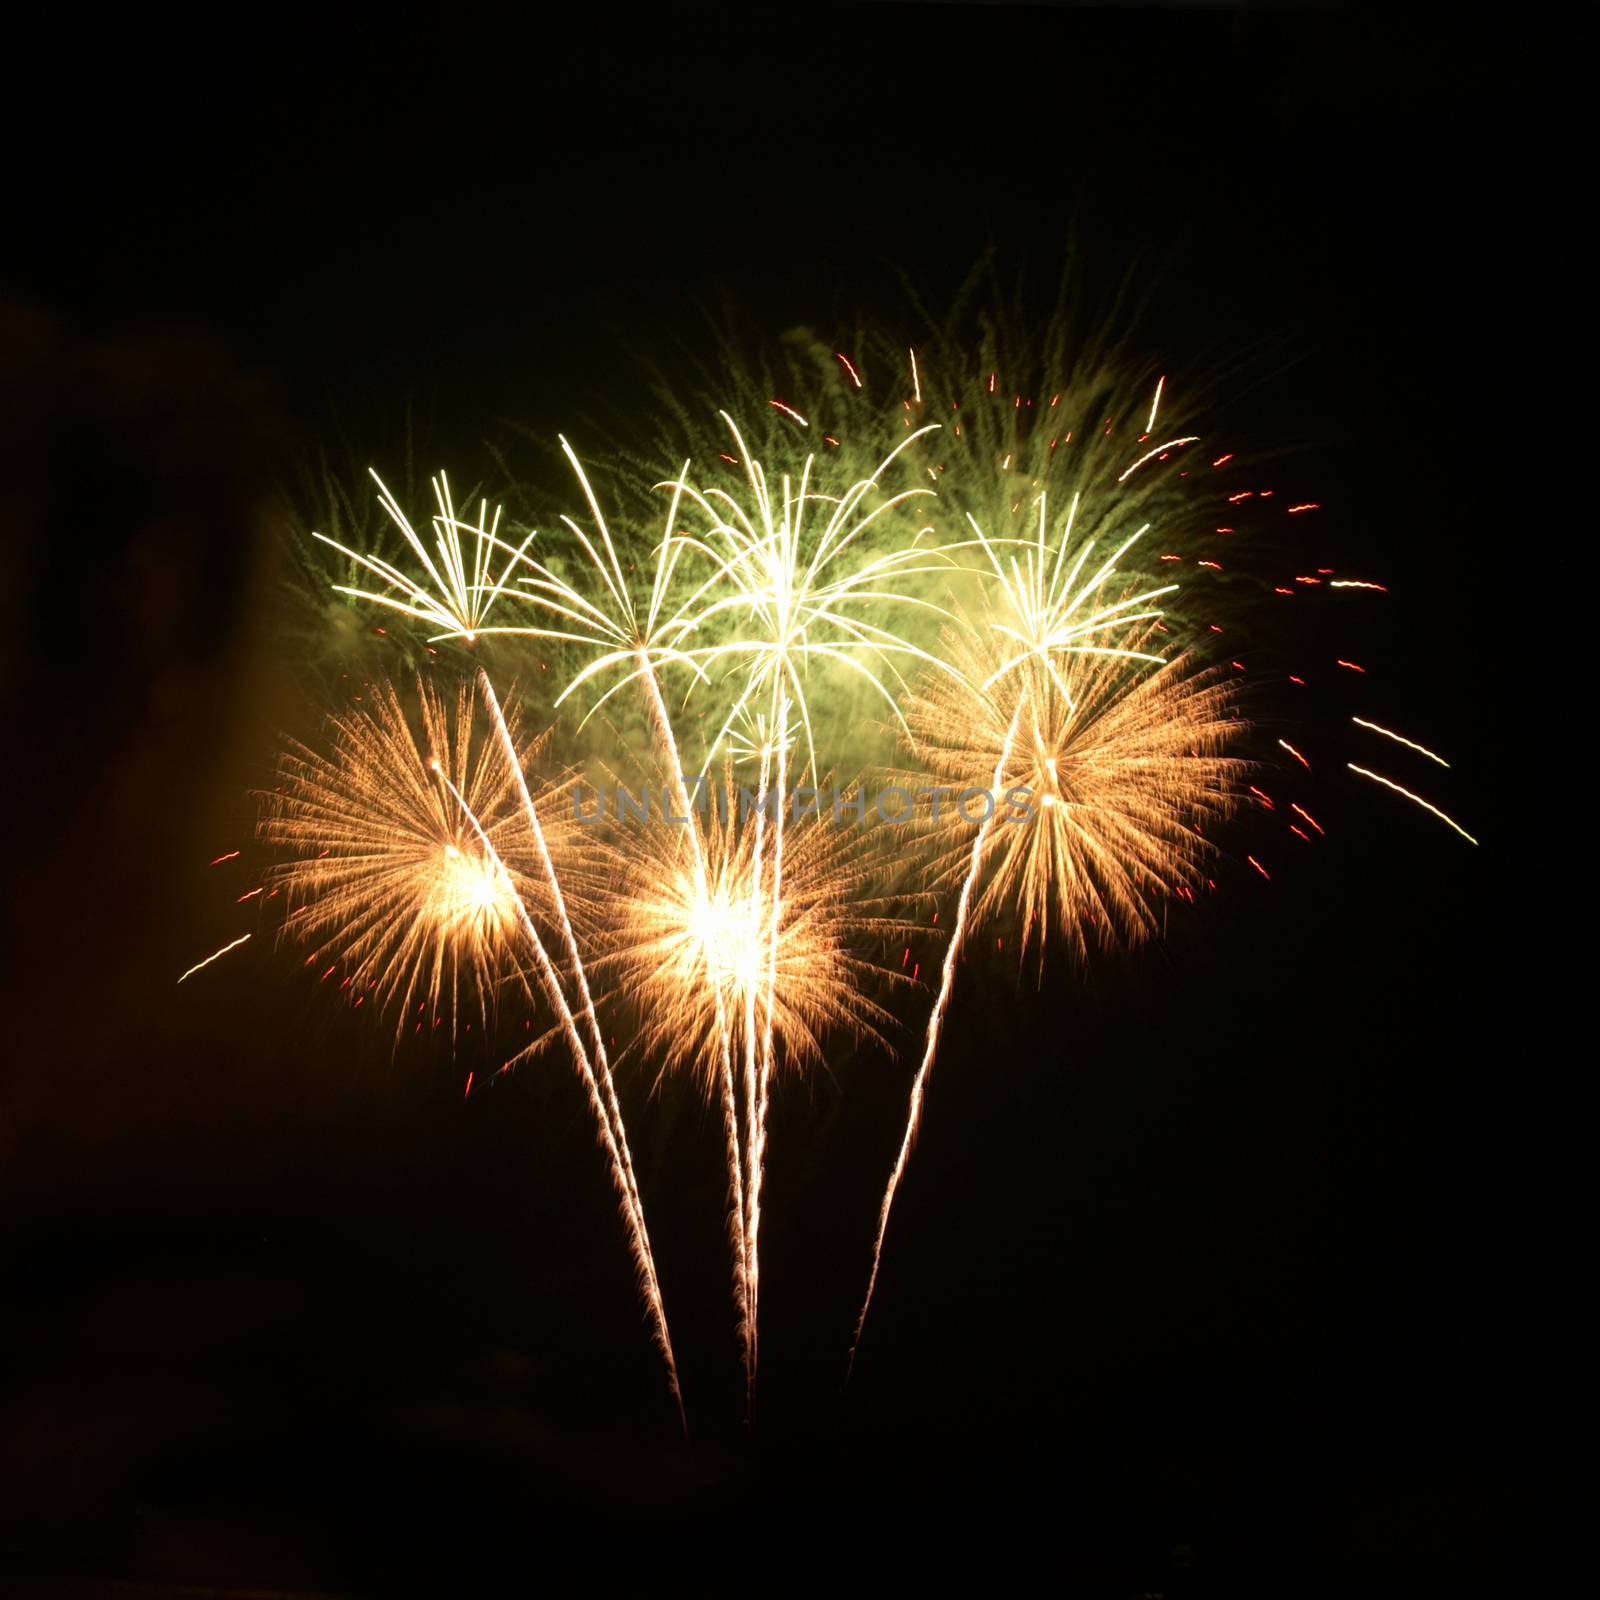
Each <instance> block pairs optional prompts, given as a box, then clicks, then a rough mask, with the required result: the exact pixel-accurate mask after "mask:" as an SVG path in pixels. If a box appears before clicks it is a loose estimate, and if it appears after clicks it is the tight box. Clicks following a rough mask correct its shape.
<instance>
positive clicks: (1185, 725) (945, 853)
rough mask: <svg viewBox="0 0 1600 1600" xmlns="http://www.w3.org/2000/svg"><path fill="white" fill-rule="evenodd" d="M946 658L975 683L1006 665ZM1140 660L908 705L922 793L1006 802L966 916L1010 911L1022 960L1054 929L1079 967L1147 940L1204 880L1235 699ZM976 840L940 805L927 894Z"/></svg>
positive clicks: (1231, 768) (959, 654) (972, 644)
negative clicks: (1165, 907)
mask: <svg viewBox="0 0 1600 1600" xmlns="http://www.w3.org/2000/svg"><path fill="white" fill-rule="evenodd" d="M951 651H952V656H953V659H954V660H955V662H956V664H957V665H958V667H960V668H962V669H963V670H964V671H967V672H971V673H981V672H982V671H983V670H984V668H985V667H986V666H987V667H988V668H989V669H990V672H991V674H992V673H993V672H994V670H995V667H994V662H995V659H996V656H997V655H998V654H999V652H996V651H994V650H993V649H991V650H989V651H987V652H985V651H984V650H983V648H982V646H981V644H979V643H978V642H977V641H976V640H974V639H973V638H972V637H971V636H967V637H965V638H958V639H956V640H954V641H953V642H952V645H951ZM1137 655H1138V652H1134V651H1129V652H1126V653H1121V654H1100V653H1085V654H1079V655H1069V656H1067V657H1065V658H1064V659H1063V660H1062V661H1061V662H1060V663H1059V664H1055V663H1047V662H1041V661H1038V660H1033V659H1030V660H1029V661H1028V662H1027V663H1026V664H1025V666H1024V667H1023V668H1021V669H1020V670H1012V671H1010V672H1008V673H1007V674H1006V675H1005V676H1004V677H1003V678H1001V679H1000V680H999V681H998V682H996V683H994V684H993V685H992V687H991V689H990V691H989V692H988V693H987V694H984V695H979V696H975V695H972V694H971V693H969V692H966V691H964V690H963V688H962V686H961V685H960V683H959V682H958V681H957V680H954V679H950V678H947V677H943V676H935V677H930V678H929V680H928V681H927V682H926V683H925V684H924V685H923V686H922V689H921V691H920V693H919V694H918V696H917V697H916V698H915V699H914V700H913V701H912V702H911V703H910V704H909V705H908V707H907V713H906V714H907V720H908V722H909V723H910V725H911V729H912V733H913V735H914V736H915V738H916V740H917V749H918V752H919V754H920V756H921V759H922V764H923V771H924V778H923V781H924V782H927V781H928V779H929V778H931V779H932V780H933V781H934V782H936V783H938V784H939V785H941V786H943V787H946V788H948V789H949V790H950V791H951V792H952V793H953V794H959V793H960V792H961V791H962V790H965V789H970V788H972V787H981V788H983V789H984V790H985V792H988V793H993V794H995V795H997V796H999V798H998V799H997V800H996V801H995V802H994V803H995V805H996V807H997V808H999V810H1000V817H1001V820H1000V822H999V825H997V826H992V827H991V829H990V832H989V836H988V845H987V849H986V852H985V858H984V864H983V865H984V883H983V887H982V890H981V892H980V893H979V894H978V895H977V897H976V899H975V900H974V902H973V907H972V915H973V918H974V919H975V920H976V921H978V922H982V921H985V920H987V919H988V918H989V917H991V916H993V915H995V914H996V913H998V912H999V911H1000V910H1001V909H1002V908H1005V909H1010V910H1012V911H1013V912H1014V914H1015V917H1016V919H1017V921H1018V922H1019V924H1020V935H1021V943H1022V947H1023V948H1024V949H1026V948H1027V946H1028V945H1029V944H1030V942H1033V941H1035V940H1037V941H1038V943H1039V944H1040V945H1041V946H1042V945H1043V944H1044V942H1045V941H1046V939H1047V937H1048V936H1049V934H1050V933H1051V932H1054V933H1056V934H1057V935H1058V936H1059V937H1061V938H1062V939H1064V940H1065V941H1066V943H1067V944H1068V945H1069V946H1071V947H1072V948H1073V950H1074V951H1075V953H1076V954H1078V955H1080V956H1086V955H1087V954H1088V951H1089V948H1090V946H1091V944H1098V945H1101V946H1106V947H1109V946H1114V945H1120V944H1137V943H1139V942H1141V941H1142V940H1144V939H1146V938H1148V937H1149V936H1150V935H1151V934H1152V933H1153V932H1154V931H1155V930H1156V928H1157V927H1158V926H1159V920H1160V908H1161V906H1162V904H1163V902H1165V901H1166V900H1167V899H1169V898H1170V897H1171V896H1172V895H1173V894H1175V893H1178V892H1180V891H1181V890H1182V889H1184V888H1185V887H1192V886H1193V885H1194V883H1195V881H1196V879H1197V877H1198V876H1199V868H1200V865H1201V863H1202V862H1203V861H1204V859H1205V857H1206V856H1207V854H1208V853H1209V852H1210V848H1211V847H1210V846H1209V845H1208V844H1207V842H1206V840H1205V838H1204V837H1203V836H1202V834H1201V832H1200V831H1199V830H1200V829H1201V828H1202V827H1203V826H1206V825H1208V824H1210V823H1212V822H1215V821H1218V820H1220V819H1221V818H1222V817H1223V816H1224V815H1225V814H1226V813H1227V811H1228V810H1229V809H1230V806H1231V802H1232V796H1233V791H1234V789H1235V788H1236V787H1237V784H1238V782H1239V776H1240V774H1241V772H1242V770H1243V763H1242V762H1240V761H1238V760H1236V759H1234V758H1232V757H1229V756H1225V755H1222V754H1220V753H1219V752H1221V751H1222V750H1223V748H1224V747H1225V746H1226V745H1228V744H1231V743H1233V742H1234V741H1236V740H1237V738H1238V736H1239V734H1240V732H1241V725H1240V723H1239V722H1238V721H1237V720H1235V719H1234V718H1233V716H1232V712H1231V700H1232V695H1231V692H1230V690H1229V688H1228V687H1227V685H1226V684H1225V683H1224V682H1222V681H1219V679H1218V676H1217V674H1216V672H1215V670H1214V669H1213V670H1210V671H1201V672H1196V671H1194V670H1193V669H1192V667H1191V666H1190V664H1189V663H1188V662H1187V661H1186V660H1185V659H1183V658H1181V657H1180V658H1178V659H1176V660H1174V661H1173V662H1171V663H1168V664H1164V665H1160V666H1157V667H1154V668H1151V667H1149V666H1146V665H1145V664H1144V663H1143V662H1142V661H1141V660H1139V659H1137ZM1130 657H1134V658H1135V659H1129V658H1130ZM1008 795H1009V796H1013V797H1015V798H1013V799H1010V800H1007V799H1006V798H1005V797H1006V796H1008ZM1024 795H1025V796H1026V799H1023V798H1022V797H1023V796H1024ZM1023 809H1025V810H1026V811H1027V812H1028V816H1027V818H1026V820H1025V821H1014V820H1010V819H1011V818H1014V817H1016V816H1017V814H1018V813H1019V811H1021V810H1023ZM972 832H973V825H972V823H971V822H969V821H968V820H967V819H966V818H965V817H964V816H963V815H962V813H961V812H960V810H959V809H952V808H950V807H946V808H944V811H943V826H942V828H940V827H939V826H938V825H935V827H934V829H933V831H932V832H931V834H930V836H929V839H928V845H929V849H930V861H929V869H930V881H931V882H932V883H933V884H934V885H935V886H938V887H943V888H951V887H954V886H955V885H956V884H958V883H960V882H961V881H962V876H963V874H964V873H965V872H966V871H967V869H968V854H969V847H970V845H971V843H972Z"/></svg>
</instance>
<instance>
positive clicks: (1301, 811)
mask: <svg viewBox="0 0 1600 1600" xmlns="http://www.w3.org/2000/svg"><path fill="white" fill-rule="evenodd" d="M1289 809H1290V810H1291V811H1297V812H1299V814H1300V815H1301V816H1302V817H1304V818H1305V819H1306V821H1307V822H1309V823H1310V824H1311V826H1312V827H1313V828H1315V829H1316V830H1317V832H1318V833H1321V834H1323V837H1324V838H1326V837H1327V835H1326V833H1325V831H1324V829H1323V826H1322V824H1321V823H1320V822H1318V821H1317V819H1316V818H1315V817H1314V816H1312V815H1311V813H1310V812H1309V811H1307V810H1306V808H1305V807H1304V806H1297V805H1296V804H1295V803H1294V802H1293V801H1292V800H1291V801H1290V802H1289Z"/></svg>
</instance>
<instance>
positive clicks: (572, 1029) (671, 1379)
mask: <svg viewBox="0 0 1600 1600" xmlns="http://www.w3.org/2000/svg"><path fill="white" fill-rule="evenodd" d="M433 770H434V772H435V774H436V775H437V776H438V778H439V780H440V782H441V783H443V784H444V786H445V787H446V788H447V789H448V790H449V791H450V793H451V794H452V795H453V796H454V797H455V800H456V803H457V804H458V805H459V806H460V807H461V810H462V813H463V814H464V815H465V817H466V819H467V821H468V822H469V823H470V824H471V825H472V828H473V830H474V832H476V834H477V835H478V839H479V842H480V843H481V844H482V845H483V848H484V850H485V852H486V853H487V854H488V856H489V858H490V859H491V860H492V861H493V862H495V864H496V865H497V866H498V867H499V869H500V870H501V871H502V872H504V871H505V865H504V863H503V862H502V861H501V860H500V856H499V853H498V852H497V851H496V850H495V847H494V845H493V844H492V843H490V840H489V836H488V834H487V833H485V832H484V830H483V828H482V826H481V825H480V823H479V822H478V819H477V817H475V816H474V815H473V813H472V811H471V809H470V807H468V805H467V803H466V800H465V799H464V798H463V797H462V795H461V792H460V790H458V789H457V788H456V786H455V785H454V784H453V783H452V782H451V781H450V779H449V777H448V776H447V775H446V774H445V772H444V769H443V768H442V767H441V766H440V765H439V764H438V761H437V760H435V761H434V763H433ZM519 770H520V769H519ZM530 810H531V804H530ZM552 875H553V874H552ZM513 898H514V899H515V902H516V911H517V916H518V920H519V921H520V922H521V924H522V930H523V932H524V933H525V934H526V935H527V938H528V943H529V945H530V947H531V948H532V950H533V955H534V960H535V962H536V963H537V965H538V969H539V979H540V983H541V986H542V987H543V989H544V991H545V997H546V998H547V999H548V1000H549V1002H550V1004H551V1006H552V1007H553V1008H554V1010H555V1012H556V1015H557V1016H558V1017H559V1018H560V1021H561V1031H562V1032H563V1033H564V1034H565V1035H566V1039H567V1044H568V1045H569V1047H570V1048H571V1050H572V1061H573V1065H574V1066H575V1067H576V1068H577V1069H578V1076H579V1077H580V1078H581V1079H582V1081H583V1086H584V1090H585V1093H586V1094H587V1095H588V1098H589V1109H590V1111H592V1112H593V1113H594V1118H595V1122H596V1124H597V1125H598V1128H599V1133H600V1142H601V1143H602V1145H603V1146H604V1147H605V1151H606V1155H607V1157H608V1158H609V1160H610V1163H611V1181H612V1184H613V1186H614V1187H615V1189H616V1191H617V1197H618V1200H619V1201H620V1203H621V1207H622V1215H623V1220H624V1221H625V1222H626V1223H627V1225H628V1241H629V1245H630V1246H631V1248H632V1251H633V1257H634V1264H635V1266H636V1268H637V1270H638V1273H639V1277H640V1282H641V1285H642V1287H643V1290H644V1298H645V1304H646V1306H647V1307H648V1309H649V1311H650V1315H651V1319H652V1321H653V1322H654V1323H655V1335H656V1344H657V1346H658V1347H659V1349H660V1351H661V1356H662V1360H663V1361H664V1362H665V1363H666V1368H667V1387H668V1389H669V1390H670V1391H671V1393H672V1399H673V1402H674V1404H675V1405H676V1406H677V1408H678V1422H679V1425H680V1426H681V1427H682V1429H683V1432H684V1436H685V1437H686V1438H687V1437H688V1433H689V1422H688V1418H687V1416H686V1415H685V1413H684V1408H683V1391H682V1390H681V1389H680V1388H679V1386H678V1364H677V1361H676V1359H675V1358H674V1356H673V1353H672V1335H671V1333H670V1332H669V1331H668V1329H667V1313H666V1308H665V1306H664V1305H663V1304H662V1301H661V1294H660V1290H659V1289H658V1287H657V1279H656V1269H655V1258H654V1256H653V1255H652V1254H651V1250H650V1236H649V1234H648V1233H647V1232H646V1231H645V1225H644V1215H643V1212H642V1211H641V1210H640V1209H638V1208H637V1198H636V1194H637V1192H636V1190H635V1189H634V1188H633V1185H632V1182H631V1174H630V1173H629V1171H628V1168H627V1167H626V1165H625V1164H624V1161H623V1156H622V1152H621V1150H620V1149H619V1147H618V1144H617V1139H616V1135H615V1133H614V1131H613V1128H612V1122H611V1116H610V1114H609V1112H608V1110H607V1107H606V1103H605V1101H604V1099H603V1098H602V1096H601V1091H600V1085H599V1082H598V1081H597V1079H596V1077H595V1072H594V1068H593V1066H592V1064H591V1063H590V1060H589V1053H588V1051H587V1050H585V1049H584V1045H583V1040H582V1038H581V1037H580V1036H579V1033H578V1025H577V1022H576V1021H575V1020H574V1018H573V1015H572V1010H571V1007H569V1006H568V1004H567V997H566V993H565V991H564V990H563V989H562V987H561V979H560V976H559V975H558V973H557V972H556V969H555V964H554V963H553V962H552V961H551V959H550V953H549V951H547V950H546V949H545V946H544V941H543V940H542V939H541V938H540V937H539V930H538V929H537V928H536V927H535V926H534V924H533V918H532V917H531V916H530V915H529V914H528V908H527V905H526V904H525V903H524V901H523V899H522V896H521V895H516V896H514V897H513Z"/></svg>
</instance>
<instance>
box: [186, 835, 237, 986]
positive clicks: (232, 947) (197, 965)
mask: <svg viewBox="0 0 1600 1600" xmlns="http://www.w3.org/2000/svg"><path fill="white" fill-rule="evenodd" d="M236 853H237V852H236ZM249 937H250V935H249V934H248V933H241V934H240V935H239V937H238V938H237V939H234V940H232V941H230V942H229V943H228V944H225V945H223V947H222V948H221V949H220V950H213V951H212V952H211V954H210V955H208V956H207V957H206V958H205V960H204V961H197V962H195V964H194V965H193V966H192V967H190V968H189V970H188V971H187V972H185V973H184V974H183V977H180V978H179V979H178V982H179V983H182V982H183V979H184V978H192V977H193V976H194V975H195V973H197V972H198V971H199V970H200V969H201V968H202V967H209V966H210V965H211V963H212V962H213V961H216V960H217V959H219V958H220V957H222V956H225V955H227V953H228V952H229V951H230V950H237V949H238V948H239V946H240V945H242V944H243V943H244V942H245V940H246V939H248V938H249Z"/></svg>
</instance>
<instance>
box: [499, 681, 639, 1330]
mask: <svg viewBox="0 0 1600 1600" xmlns="http://www.w3.org/2000/svg"><path fill="white" fill-rule="evenodd" d="M478 687H479V688H480V689H481V691H482V693H483V699H484V704H485V705H486V706H487V707H488V708H489V716H490V719H491V720H492V722H493V723H494V727H495V732H496V734H497V735H498V737H499V739H500V744H501V748H502V749H503V750H504V752H505V757H506V763H507V765H508V767H509V768H510V770H511V774H512V777H513V779H514V781H515V783H516V788H517V793H518V794H519V795H520V796H521V798H522V807H523V811H524V813H525V814H526V816H527V818H528V826H529V827H530V828H531V829H532V831H533V837H534V842H535V844H536V845H537V846H538V850H539V860H540V864H541V865H542V866H543V868H544V874H545V881H546V882H547V883H548V885H549V887H550V902H551V905H552V906H553V907H554V910H555V915H556V920H557V921H558V922H559V923H560V925H561V934H562V939H563V941H564V942H565V944H566V947H567V956H568V958H569V960H570V961H571V962H572V970H573V976H574V981H575V982H576V983H577V985H578V996H579V999H580V1000H581V1001H582V1003H583V1011H584V1016H585V1018H586V1020H587V1021H588V1024H589V1037H590V1040H591V1041H592V1043H593V1045H594V1064H595V1067H596V1069H597V1076H598V1078H599V1080H600V1084H601V1087H602V1088H603V1089H604V1091H605V1097H606V1109H607V1111H608V1113H609V1114H610V1117H611V1127H612V1133H613V1136H614V1137H615V1139H616V1143H617V1148H618V1150H619V1151H620V1152H621V1155H622V1167H623V1171H624V1173H625V1174H626V1175H627V1180H628V1192H629V1195H630V1196H631V1200H632V1206H633V1212H634V1216H635V1218H636V1219H637V1222H638V1227H639V1231H640V1234H641V1235H642V1236H643V1237H644V1238H645V1241H646V1248H645V1259H646V1261H647V1262H648V1263H649V1268H650V1291H651V1294H652V1296H653V1298H654V1300H655V1301H656V1302H657V1303H660V1302H661V1285H660V1282H659V1280H658V1279H657V1278H656V1275H655V1257H654V1255H653V1253H652V1252H651V1251H650V1249H649V1243H648V1234H646V1232H645V1225H644V1201H643V1199H642V1198H641V1197H640V1194H639V1182H638V1178H637V1176H636V1175H635V1173H634V1168H633V1152H632V1150H630V1149H629V1147H628V1133H627V1126H626V1124H625V1123H624V1122H623V1119H622V1107H621V1105H620V1104H619V1103H618V1100H617V1089H616V1082H615V1080H614V1079H613V1077H612V1074H611V1063H610V1060H609V1059H608V1057H607V1055H606V1046H605V1039H604V1037H603V1036H602V1034H601V1031H600V1020H599V1018H598V1017H597V1016H596V1015H595V1009H594V997H593V995H592V994H591V993H590V990H589V978H588V974H587V973H586V972H585V970H584V965H583V957H582V956H581V955H580V954H579V951H578V938H577V935H576V933H575V932H574V931H573V927H572V919H571V917H570V916H569V915H568V914H567V904H566V897H565V896H564V895H563V894H562V892H561V881H560V879H559V877H558V876H557V874H556V868H555V862H554V861H552V860H551V858H550V847H549V845H548V843H547V842H546V840H545V835H544V828H543V826H542V825H541V824H540V822H539V812H538V809H537V808H536V807H535V805H534V803H533V796H532V795H531V794H530V793H529V792H528V785H527V780H526V779H525V777H524V776H523V771H522V763H521V762H520V761H519V760H518V758H517V751H516V746H515V744H514V743H513V742H512V738H511V730H510V728H508V727H507V725H506V719H505V716H504V714H503V713H502V712H501V710H500V702H499V700H498V699H497V698H496V696H495V692H494V685H493V684H492V683H490V681H489V674H488V672H487V671H486V670H484V669H483V668H479V670H478Z"/></svg>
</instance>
